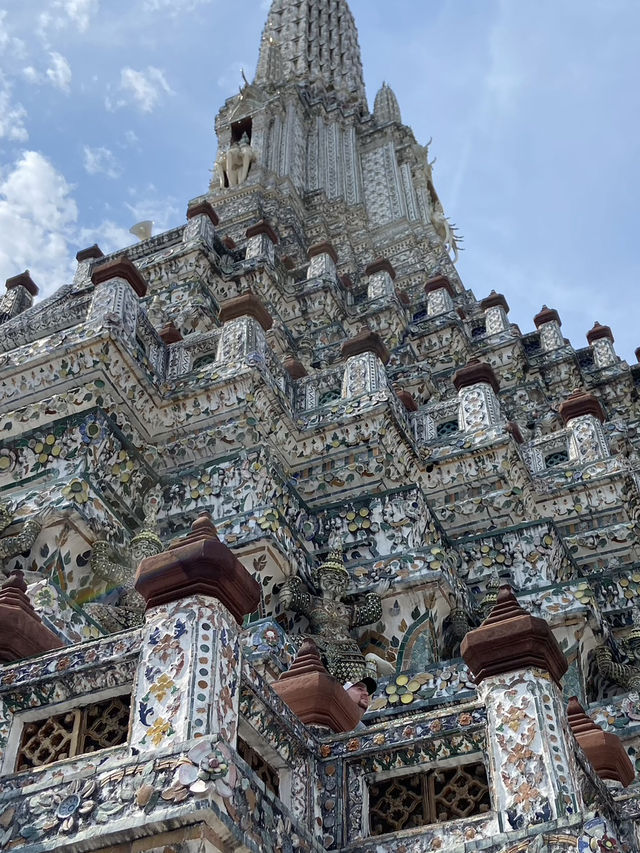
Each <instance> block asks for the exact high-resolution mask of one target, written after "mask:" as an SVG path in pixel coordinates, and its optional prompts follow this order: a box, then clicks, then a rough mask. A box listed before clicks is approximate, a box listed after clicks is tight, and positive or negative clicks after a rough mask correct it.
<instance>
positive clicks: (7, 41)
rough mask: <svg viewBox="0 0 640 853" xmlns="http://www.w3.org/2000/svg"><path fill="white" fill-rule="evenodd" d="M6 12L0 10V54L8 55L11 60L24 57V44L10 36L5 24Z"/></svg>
mask: <svg viewBox="0 0 640 853" xmlns="http://www.w3.org/2000/svg"><path fill="white" fill-rule="evenodd" d="M6 18H7V12H6V10H4V9H0V53H10V54H11V57H12V59H16V58H20V57H23V56H24V55H25V43H24V42H23V41H22V39H19V38H16V37H15V36H12V35H11V33H10V32H9V30H8V28H7V24H6Z"/></svg>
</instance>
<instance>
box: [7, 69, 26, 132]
mask: <svg viewBox="0 0 640 853" xmlns="http://www.w3.org/2000/svg"><path fill="white" fill-rule="evenodd" d="M26 117H27V111H26V110H25V108H24V107H23V106H22V104H19V103H16V102H14V101H13V97H12V88H11V84H10V83H9V81H8V80H7V79H6V77H5V76H4V75H3V73H2V71H0V139H9V140H11V141H12V142H24V141H25V140H27V139H28V138H29V134H28V133H27V128H26V127H25V125H24V122H25V119H26Z"/></svg>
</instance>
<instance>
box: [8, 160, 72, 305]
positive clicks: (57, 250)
mask: <svg viewBox="0 0 640 853" xmlns="http://www.w3.org/2000/svg"><path fill="white" fill-rule="evenodd" d="M77 217H78V209H77V206H76V203H75V201H74V199H73V198H72V196H71V187H70V186H69V184H68V183H67V181H66V180H65V178H64V176H63V175H62V174H61V173H60V172H58V171H57V170H56V169H55V167H54V166H53V164H52V163H51V162H50V161H49V160H47V158H46V157H44V156H43V155H42V154H40V153H38V152H37V151H25V152H24V153H23V154H22V155H21V157H20V159H19V160H18V161H17V162H16V163H15V165H14V167H13V168H12V169H11V170H10V171H8V172H5V174H4V176H3V180H2V182H1V183H0V279H3V278H8V277H9V276H11V275H16V273H18V272H21V271H22V270H23V269H29V270H31V274H32V277H33V280H34V281H35V282H36V284H38V286H39V287H40V292H41V293H42V294H45V295H46V294H48V293H50V292H51V291H52V290H54V289H55V288H56V287H58V286H59V285H61V284H64V283H66V282H68V281H69V280H70V276H71V272H72V268H71V263H70V252H69V241H70V240H72V239H73V233H72V232H73V228H74V224H75V222H76V219H77Z"/></svg>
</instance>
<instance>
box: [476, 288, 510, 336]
mask: <svg viewBox="0 0 640 853" xmlns="http://www.w3.org/2000/svg"><path fill="white" fill-rule="evenodd" d="M480 307H481V308H482V310H483V311H484V327H485V332H486V334H487V335H498V334H500V332H506V331H507V330H508V329H509V328H510V324H509V318H508V317H507V314H508V313H509V304H508V302H507V300H506V299H505V298H504V296H503V295H502V294H501V293H496V292H495V290H492V291H491V293H490V294H489V296H487V298H486V299H483V300H482V302H481V303H480Z"/></svg>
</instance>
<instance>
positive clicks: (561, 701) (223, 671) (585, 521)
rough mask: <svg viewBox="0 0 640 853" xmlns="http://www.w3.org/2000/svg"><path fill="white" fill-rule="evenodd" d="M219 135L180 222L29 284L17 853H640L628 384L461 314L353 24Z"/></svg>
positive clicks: (14, 498)
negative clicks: (53, 279) (371, 92)
mask: <svg viewBox="0 0 640 853" xmlns="http://www.w3.org/2000/svg"><path fill="white" fill-rule="evenodd" d="M426 6H428V4H426ZM216 133H217V138H218V151H217V155H216V157H215V161H214V164H213V168H212V179H211V184H210V186H209V189H208V191H207V192H204V193H203V194H202V195H201V196H199V197H197V198H195V199H192V200H191V201H190V202H189V203H188V206H187V211H186V221H184V222H181V223H179V224H178V225H176V227H174V228H172V229H170V230H169V231H166V232H164V233H162V234H157V235H153V236H150V235H149V234H148V232H147V231H146V230H145V229H144V228H140V229H138V232H139V235H140V238H141V239H140V241H139V242H138V243H136V244H135V245H132V246H127V247H124V248H123V249H121V250H120V251H118V252H115V253H113V254H111V255H109V256H105V255H104V254H103V252H102V251H101V249H100V248H99V247H98V246H97V245H94V246H90V247H88V248H81V249H80V251H78V254H77V262H78V263H77V269H76V272H75V276H74V279H73V281H71V282H66V283H65V282H61V283H60V284H61V286H60V288H59V289H58V290H57V291H56V293H55V294H54V295H53V296H52V297H50V298H49V299H45V300H42V301H40V302H37V301H35V302H34V297H35V296H37V293H38V289H37V285H36V283H35V282H34V281H33V280H32V278H31V276H30V274H29V273H28V271H25V272H20V271H18V270H16V273H17V274H16V275H15V276H13V277H12V278H10V279H8V280H7V282H6V294H5V295H4V296H3V297H2V300H1V305H0V434H1V435H2V437H3V440H2V446H0V561H1V566H2V572H3V575H4V576H6V577H3V578H2V583H1V584H0V777H1V778H0V849H2V850H11V851H13V850H16V851H18V850H19V851H24V853H42V851H43V850H47V851H53V853H64V851H70V850H74V851H76V850H77V851H96V853H108V851H118V852H119V853H120V851H122V853H133V851H139V853H142V851H147V853H228V851H243V853H320V851H323V850H331V851H340V850H344V851H351V853H354V851H358V853H400V851H409V850H410V851H415V853H427V851H433V850H437V851H451V853H454V851H455V853H481V851H482V853H545V852H546V851H548V853H569V851H571V853H575V851H578V853H587V851H598V850H600V851H613V853H615V851H618V853H635V851H637V850H638V849H640V832H639V830H638V825H639V824H638V816H639V815H640V786H639V785H638V782H636V761H637V755H638V750H639V749H640V725H639V723H640V701H639V699H638V689H639V687H640V571H639V570H638V566H639V565H640V544H639V541H638V533H639V531H640V491H639V484H640V452H639V451H640V446H639V445H640V410H639V403H638V400H639V396H638V388H639V387H640V365H634V366H632V367H630V366H629V365H628V364H627V363H626V362H624V361H622V360H621V359H620V358H619V357H618V355H617V354H616V351H615V347H614V339H613V333H612V331H611V329H610V328H609V327H608V326H605V325H601V324H600V323H595V324H594V326H593V328H592V329H590V330H589V331H588V332H587V346H585V347H582V348H578V349H574V347H573V346H572V345H571V343H570V342H569V341H568V340H567V339H566V338H565V337H564V334H563V331H562V320H561V318H560V316H559V314H558V312H557V311H556V310H555V309H553V308H549V307H547V306H546V305H545V306H543V307H542V310H541V311H540V312H539V313H538V314H537V315H536V316H535V317H534V318H533V323H534V325H535V330H532V331H525V332H524V333H523V332H522V331H521V329H520V328H519V327H518V326H516V325H515V324H513V323H511V321H510V319H509V305H508V303H507V300H506V298H505V296H504V295H502V294H500V293H496V292H495V291H493V290H492V289H491V282H490V281H488V282H484V283H480V286H481V287H483V290H484V292H485V295H484V298H481V299H478V298H476V296H475V295H474V294H473V292H472V291H471V290H469V289H466V288H465V287H464V286H463V284H462V282H461V281H460V278H459V276H458V274H457V272H456V268H455V266H454V264H455V261H456V257H457V251H458V240H457V238H456V235H455V233H454V230H453V228H452V226H451V224H450V223H449V221H448V220H447V218H446V217H445V214H444V211H443V208H442V204H441V203H440V200H439V198H438V195H437V194H436V191H435V188H434V183H433V176H432V165H433V163H432V162H430V161H429V152H428V146H423V145H420V144H419V143H418V142H417V141H416V139H415V138H414V135H413V133H412V131H411V130H410V128H408V127H407V126H405V125H404V124H403V123H402V119H401V115H400V108H399V106H398V102H397V100H396V97H395V95H394V94H393V92H392V91H391V89H390V88H389V86H387V85H386V84H385V85H383V86H382V88H381V89H380V91H379V92H378V94H377V96H376V98H375V102H374V106H373V112H370V111H369V108H368V105H367V99H366V95H365V90H364V83H363V74H362V67H361V61H360V51H359V47H358V39H357V33H356V28H355V24H354V21H353V17H352V15H351V13H350V11H349V8H348V6H347V4H346V2H344V0H274V2H273V3H272V6H271V10H270V12H269V15H268V19H267V24H266V27H265V30H264V33H263V36H262V41H261V45H260V55H259V60H258V65H257V72H256V75H255V79H254V80H253V82H248V81H247V80H246V79H245V80H243V85H242V88H241V90H240V92H239V94H237V95H235V96H233V97H231V98H230V99H229V100H228V101H227V102H226V103H225V105H224V106H223V108H222V109H221V111H220V113H219V114H218V116H217V120H216ZM445 156H446V154H445Z"/></svg>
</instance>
